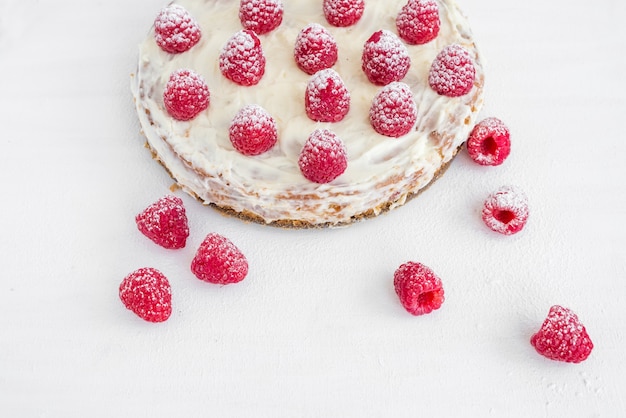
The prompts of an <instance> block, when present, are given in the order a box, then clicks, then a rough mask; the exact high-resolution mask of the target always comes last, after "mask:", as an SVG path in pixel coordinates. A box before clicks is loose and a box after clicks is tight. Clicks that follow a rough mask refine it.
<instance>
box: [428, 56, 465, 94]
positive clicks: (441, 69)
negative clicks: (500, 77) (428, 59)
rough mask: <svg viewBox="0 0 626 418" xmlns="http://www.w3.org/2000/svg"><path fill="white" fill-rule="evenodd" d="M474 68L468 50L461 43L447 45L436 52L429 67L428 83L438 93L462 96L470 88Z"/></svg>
mask: <svg viewBox="0 0 626 418" xmlns="http://www.w3.org/2000/svg"><path fill="white" fill-rule="evenodd" d="M475 77H476V68H474V63H473V62H472V57H471V56H470V54H469V52H467V50H466V49H465V48H463V47H462V46H461V45H458V44H452V45H448V46H447V47H445V48H444V49H442V50H441V52H439V54H437V57H435V60H434V61H433V63H432V65H431V67H430V73H429V74H428V83H429V84H430V87H431V88H432V89H433V90H435V91H436V92H437V93H438V94H440V95H442V96H448V97H459V96H463V95H465V94H467V93H469V92H470V90H472V87H473V86H474V78H475Z"/></svg>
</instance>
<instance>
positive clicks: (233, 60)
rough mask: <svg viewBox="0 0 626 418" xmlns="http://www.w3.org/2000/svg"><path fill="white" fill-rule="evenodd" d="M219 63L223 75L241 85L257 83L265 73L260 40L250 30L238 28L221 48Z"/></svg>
mask: <svg viewBox="0 0 626 418" xmlns="http://www.w3.org/2000/svg"><path fill="white" fill-rule="evenodd" d="M219 65H220V71H221V72H222V74H223V75H224V77H226V78H228V79H229V80H231V81H233V82H234V83H237V84H239V85H241V86H253V85H255V84H257V83H258V82H259V81H260V80H261V78H262V77H263V74H265V55H264V54H263V48H262V47H261V40H260V39H259V37H258V36H257V35H256V34H255V33H254V32H253V31H251V30H248V29H244V30H240V31H239V32H237V33H235V34H234V35H233V36H232V37H231V38H230V39H229V40H228V42H227V43H226V45H224V47H223V48H222V52H221V53H220V58H219Z"/></svg>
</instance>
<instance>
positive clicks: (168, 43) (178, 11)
mask: <svg viewBox="0 0 626 418" xmlns="http://www.w3.org/2000/svg"><path fill="white" fill-rule="evenodd" d="M201 36H202V31H201V30H200V26H199V25H198V22H196V20H195V19H194V18H193V16H191V14H190V13H189V12H188V11H187V9H185V8H184V7H183V6H181V5H178V4H170V5H169V6H166V7H164V8H163V9H161V11H160V12H159V13H158V14H157V17H156V19H155V20H154V39H155V40H156V43H157V45H159V46H160V47H161V49H163V50H164V51H166V52H169V53H172V54H176V53H180V52H185V51H188V50H189V49H191V48H192V47H193V46H194V45H195V44H197V43H198V41H199V40H200V38H201Z"/></svg>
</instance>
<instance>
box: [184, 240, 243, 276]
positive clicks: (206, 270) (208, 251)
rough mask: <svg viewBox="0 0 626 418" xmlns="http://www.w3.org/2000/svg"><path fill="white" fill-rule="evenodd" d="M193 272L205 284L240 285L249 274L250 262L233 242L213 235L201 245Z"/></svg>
mask: <svg viewBox="0 0 626 418" xmlns="http://www.w3.org/2000/svg"><path fill="white" fill-rule="evenodd" d="M191 271H192V272H193V274H194V275H195V276H196V277H197V278H198V279H200V280H203V281H205V282H209V283H215V284H231V283H239V282H240V281H242V280H243V279H244V278H245V277H246V275H247V274H248V260H247V259H246V257H245V256H244V255H243V253H242V252H241V250H239V248H237V246H236V245H235V244H233V242H232V241H231V240H229V239H228V238H226V237H224V236H222V235H220V234H216V233H211V234H209V235H207V236H206V238H205V239H204V241H202V243H201V244H200V247H199V248H198V251H197V252H196V255H195V257H194V258H193V260H192V262H191Z"/></svg>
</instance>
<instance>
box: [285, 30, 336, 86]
mask: <svg viewBox="0 0 626 418" xmlns="http://www.w3.org/2000/svg"><path fill="white" fill-rule="evenodd" d="M294 58H295V59H296V64H298V67H299V68H300V69H301V70H302V71H304V72H305V73H307V74H310V75H312V74H315V73H316V72H318V71H320V70H323V69H325V68H330V67H332V66H333V65H335V63H336V62H337V42H336V41H335V38H333V35H331V34H330V32H328V30H327V29H326V28H325V27H323V26H322V25H320V24H318V23H311V24H310V25H308V26H307V27H305V28H304V29H302V31H300V33H299V34H298V37H297V38H296V44H295V48H294Z"/></svg>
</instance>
